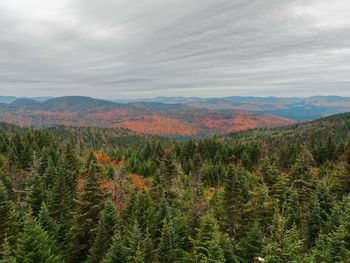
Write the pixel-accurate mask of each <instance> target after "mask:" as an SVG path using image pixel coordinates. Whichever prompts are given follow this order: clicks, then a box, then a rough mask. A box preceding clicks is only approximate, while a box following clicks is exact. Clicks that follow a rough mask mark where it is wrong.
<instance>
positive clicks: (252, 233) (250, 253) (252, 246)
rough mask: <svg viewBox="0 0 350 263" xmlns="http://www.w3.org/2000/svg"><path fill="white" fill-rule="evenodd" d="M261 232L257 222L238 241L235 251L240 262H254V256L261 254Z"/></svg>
mask: <svg viewBox="0 0 350 263" xmlns="http://www.w3.org/2000/svg"><path fill="white" fill-rule="evenodd" d="M262 242H263V234H262V232H261V230H260V227H259V225H258V224H257V223H255V224H254V226H253V227H252V228H251V229H250V230H249V232H248V233H247V235H246V236H245V237H244V238H242V239H241V240H240V242H239V245H238V248H237V252H238V255H239V257H240V262H242V263H243V262H254V260H253V259H254V256H256V257H258V256H259V255H260V254H261V249H262Z"/></svg>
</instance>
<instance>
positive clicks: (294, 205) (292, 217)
mask: <svg viewBox="0 0 350 263" xmlns="http://www.w3.org/2000/svg"><path fill="white" fill-rule="evenodd" d="M285 211H286V219H287V227H291V226H292V225H293V224H295V225H296V226H299V224H300V222H301V214H300V204H299V195H298V192H297V191H292V192H291V193H290V195H289V197H288V200H287V204H286V207H285Z"/></svg>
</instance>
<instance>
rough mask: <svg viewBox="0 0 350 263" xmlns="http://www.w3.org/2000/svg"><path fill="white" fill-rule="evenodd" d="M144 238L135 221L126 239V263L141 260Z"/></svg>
mask: <svg viewBox="0 0 350 263" xmlns="http://www.w3.org/2000/svg"><path fill="white" fill-rule="evenodd" d="M143 241H144V237H143V234H142V232H141V230H140V228H139V225H138V223H137V221H135V223H134V225H133V228H132V229H131V230H129V231H128V233H127V237H126V242H125V245H126V262H128V263H133V262H135V261H139V260H141V258H140V257H141V256H142V255H143V252H144V245H143Z"/></svg>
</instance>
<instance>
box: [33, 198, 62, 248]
mask: <svg viewBox="0 0 350 263" xmlns="http://www.w3.org/2000/svg"><path fill="white" fill-rule="evenodd" d="M37 221H38V223H39V224H40V226H41V227H42V229H43V230H45V231H46V232H47V233H48V235H49V236H50V238H51V239H52V241H53V243H54V245H55V247H56V248H57V249H55V251H58V250H59V249H60V248H61V245H60V244H59V242H60V240H59V232H60V226H59V225H58V224H57V222H56V221H55V220H54V219H52V218H51V217H50V213H49V209H48V208H47V206H46V204H45V203H42V206H41V209H40V211H39V214H38V217H37Z"/></svg>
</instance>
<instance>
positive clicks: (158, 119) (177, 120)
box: [0, 96, 350, 138]
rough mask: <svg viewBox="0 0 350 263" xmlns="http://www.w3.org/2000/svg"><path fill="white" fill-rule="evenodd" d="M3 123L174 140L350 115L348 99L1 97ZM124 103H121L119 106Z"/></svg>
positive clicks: (333, 97)
mask: <svg viewBox="0 0 350 263" xmlns="http://www.w3.org/2000/svg"><path fill="white" fill-rule="evenodd" d="M1 101H7V102H9V103H1V104H0V121H5V122H9V123H14V124H18V125H22V126H29V125H32V124H33V125H34V126H35V127H50V126H57V125H68V126H92V127H105V128H117V127H122V128H128V129H130V130H133V131H136V132H140V133H150V134H157V135H164V136H170V137H175V138H178V137H203V136H211V135H214V134H225V133H229V132H233V131H240V130H245V129H248V128H259V127H276V126H283V125H288V124H292V123H296V122H301V121H306V120H313V119H316V118H319V117H324V116H328V115H331V114H336V113H339V112H346V111H350V98H345V97H337V96H327V97H322V96H316V97H311V98H276V97H266V98H263V97H225V98H196V97H192V98H186V97H157V98H154V99H145V100H130V101H120V102H113V101H107V100H100V99H93V98H89V97H81V96H67V97H59V98H40V97H39V98H30V99H29V98H15V97H11V98H9V97H1ZM121 102H122V103H121Z"/></svg>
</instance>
